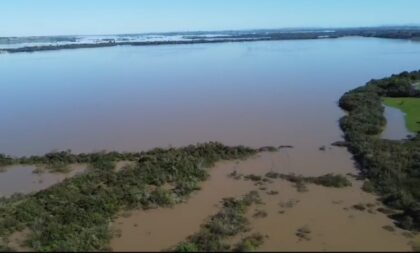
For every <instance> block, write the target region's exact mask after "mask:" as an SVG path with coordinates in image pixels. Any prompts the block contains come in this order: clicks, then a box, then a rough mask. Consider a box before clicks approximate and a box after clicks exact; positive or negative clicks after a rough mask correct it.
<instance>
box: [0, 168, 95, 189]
mask: <svg viewBox="0 0 420 253" xmlns="http://www.w3.org/2000/svg"><path fill="white" fill-rule="evenodd" d="M86 168H87V165H85V164H72V165H70V166H69V172H68V173H51V172H47V171H43V172H40V173H36V172H34V171H35V170H36V169H37V166H29V165H14V166H8V167H5V168H3V169H4V170H5V171H4V172H2V173H0V197H8V196H10V195H12V194H14V193H23V194H27V193H31V192H36V191H40V190H43V189H46V188H48V187H50V186H52V185H54V184H57V183H59V182H62V181H63V180H64V179H66V178H70V177H73V176H75V175H77V174H79V173H83V171H84V170H86Z"/></svg>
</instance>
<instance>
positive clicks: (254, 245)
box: [233, 233, 265, 252]
mask: <svg viewBox="0 0 420 253" xmlns="http://www.w3.org/2000/svg"><path fill="white" fill-rule="evenodd" d="M264 241H265V238H264V236H263V235H262V234H260V233H254V234H252V235H250V236H247V237H245V238H244V239H242V240H241V241H240V242H239V243H238V244H237V245H236V246H235V248H234V250H233V251H235V252H251V251H256V250H257V249H258V248H259V247H260V246H261V245H263V244H264Z"/></svg>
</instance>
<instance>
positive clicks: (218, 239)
mask: <svg viewBox="0 0 420 253" xmlns="http://www.w3.org/2000/svg"><path fill="white" fill-rule="evenodd" d="M258 203H261V199H260V196H259V194H258V192H257V191H251V192H250V193H248V194H247V195H245V196H244V197H243V198H242V199H239V200H237V199H234V198H226V199H224V200H223V201H222V208H221V210H220V211H219V212H218V213H217V214H215V215H214V216H212V217H210V218H209V220H208V221H207V222H206V223H205V224H203V225H202V226H201V229H200V231H199V232H197V233H196V234H194V235H192V236H190V237H189V238H187V239H186V240H185V241H184V242H181V243H179V244H178V245H177V246H176V247H175V248H174V249H173V251H176V252H222V251H238V252H246V251H253V250H256V249H257V247H259V246H260V245H261V244H262V243H263V242H264V237H263V236H262V235H260V234H253V235H251V236H248V237H246V238H244V239H243V240H242V241H241V242H239V243H238V244H237V245H235V246H233V247H232V246H231V245H230V244H229V243H228V239H230V238H232V237H234V236H237V235H239V234H241V233H245V232H248V231H249V230H250V227H249V221H248V219H247V218H246V212H247V210H248V208H249V207H250V206H251V205H253V204H258Z"/></svg>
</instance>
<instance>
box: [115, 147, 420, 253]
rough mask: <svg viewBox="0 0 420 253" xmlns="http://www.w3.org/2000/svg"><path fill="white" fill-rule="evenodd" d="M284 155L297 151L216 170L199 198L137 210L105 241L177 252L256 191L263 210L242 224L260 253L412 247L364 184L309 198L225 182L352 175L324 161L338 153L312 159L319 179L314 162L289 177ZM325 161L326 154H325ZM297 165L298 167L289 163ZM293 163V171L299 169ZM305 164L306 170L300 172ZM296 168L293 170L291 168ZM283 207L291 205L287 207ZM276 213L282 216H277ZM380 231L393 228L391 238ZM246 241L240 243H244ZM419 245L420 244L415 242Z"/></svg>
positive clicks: (345, 166) (348, 168) (317, 190)
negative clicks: (229, 205)
mask: <svg viewBox="0 0 420 253" xmlns="http://www.w3.org/2000/svg"><path fill="white" fill-rule="evenodd" d="M285 153H287V154H288V155H290V156H291V157H293V156H294V155H297V154H299V153H300V151H297V150H288V151H280V152H276V153H261V154H259V155H257V156H255V157H254V158H251V159H248V160H245V161H229V162H220V163H218V164H217V165H216V167H215V168H213V169H211V177H210V179H209V180H208V181H206V182H204V183H203V184H202V188H201V190H200V191H198V192H196V193H195V194H193V195H192V197H191V198H190V199H189V200H188V201H187V202H186V203H182V204H179V205H176V206H175V207H173V208H159V209H153V210H146V211H143V210H138V211H132V212H130V215H129V216H127V215H122V216H120V217H119V218H118V219H117V220H116V221H115V222H114V223H113V228H114V229H116V230H117V231H118V232H119V233H120V235H121V236H120V237H115V238H114V239H113V240H112V241H111V247H112V248H113V250H115V251H136V250H145V251H161V250H165V249H168V248H171V247H173V246H175V245H176V244H177V243H179V242H181V241H183V240H185V239H186V238H187V237H188V236H189V235H191V234H193V233H195V232H198V231H199V229H200V225H201V224H203V223H204V222H205V220H206V218H208V217H209V216H211V215H213V214H215V213H216V212H217V211H218V209H219V207H218V204H219V203H220V200H222V199H223V198H225V197H240V196H242V195H245V194H246V193H248V192H249V191H251V190H258V191H259V192H260V195H261V196H262V200H263V202H264V203H265V204H264V205H261V206H258V207H254V208H251V210H250V211H249V213H248V219H249V220H250V221H251V229H252V230H251V232H249V233H254V232H259V233H261V234H263V235H268V236H269V238H268V239H267V240H266V241H265V243H264V244H263V246H262V247H261V248H259V250H264V251H323V250H327V251H335V250H340V251H363V250H367V251H408V250H410V249H411V246H410V243H411V241H412V240H416V238H411V239H410V238H407V237H405V236H403V234H402V233H403V231H402V230H400V229H398V228H396V227H395V226H394V225H393V224H392V221H391V220H390V219H388V218H387V217H386V216H385V215H384V214H382V213H380V212H377V211H376V209H377V208H379V207H381V204H380V203H379V202H378V201H377V200H376V197H375V196H374V195H372V194H368V193H365V192H363V191H362V190H361V185H362V182H360V181H355V180H354V179H352V178H351V177H349V179H351V181H352V183H353V186H352V187H348V188H342V189H334V188H325V187H323V186H315V185H308V192H304V193H299V192H297V190H296V189H295V188H294V187H293V186H292V185H291V184H290V183H289V182H286V181H283V180H273V182H272V183H266V184H265V185H264V187H266V189H263V190H261V189H259V186H256V185H254V183H253V182H252V181H244V180H235V179H233V178H230V177H228V174H229V173H231V172H233V171H237V172H238V173H240V174H244V175H247V174H255V175H264V174H265V173H267V172H269V171H275V172H279V173H290V172H291V171H294V172H295V173H297V174H301V175H314V176H315V175H322V174H324V173H342V174H344V175H345V174H347V173H356V170H355V169H354V167H353V164H352V162H351V160H350V159H349V157H347V158H346V159H342V161H343V162H342V163H341V166H340V167H335V165H336V164H333V163H330V164H329V166H327V165H328V161H331V159H329V158H327V157H325V155H326V154H328V155H331V156H335V155H338V156H339V157H340V158H345V157H346V154H345V153H346V152H345V150H344V149H341V148H336V147H334V148H332V149H327V150H326V151H317V153H319V157H317V158H318V159H321V160H324V162H325V164H324V165H325V167H324V168H325V169H324V170H323V171H319V172H318V173H317V172H315V171H314V170H315V169H317V168H319V167H318V166H319V165H320V164H311V162H313V161H315V160H312V159H308V160H306V162H302V160H304V159H301V160H300V161H299V162H300V164H299V165H306V166H302V167H300V169H299V170H294V169H292V168H293V167H294V164H293V163H294V162H292V164H290V163H289V164H288V163H287V162H286V161H284V160H283V158H284V156H285V155H286V154H285ZM325 153H326V154H325ZM293 161H296V162H298V160H293ZM299 162H298V163H299ZM305 163H306V164H305ZM295 165H297V164H295ZM272 190H274V191H278V192H279V194H278V195H269V194H267V192H269V191H272ZM288 203H292V204H291V205H288ZM356 204H364V205H366V204H372V205H374V207H372V208H371V212H369V211H368V210H366V211H358V210H355V209H353V208H352V206H353V205H356ZM256 209H258V210H264V211H265V212H267V214H268V216H267V217H266V218H254V217H253V214H254V213H255V211H256ZM280 212H281V213H280ZM383 226H392V227H393V228H394V229H395V231H393V232H390V231H387V230H385V229H384V228H383ZM301 227H308V228H309V229H310V230H311V235H310V237H311V238H310V240H309V241H305V240H304V241H300V240H299V238H298V237H297V236H296V235H295V233H296V231H297V230H298V229H299V228H301ZM242 236H245V235H242ZM417 239H418V238H417Z"/></svg>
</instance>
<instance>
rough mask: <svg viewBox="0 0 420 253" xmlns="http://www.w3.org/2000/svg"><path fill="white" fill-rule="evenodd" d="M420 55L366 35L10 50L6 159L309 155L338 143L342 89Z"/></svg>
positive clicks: (0, 93) (2, 86)
mask: <svg viewBox="0 0 420 253" xmlns="http://www.w3.org/2000/svg"><path fill="white" fill-rule="evenodd" d="M419 56H420V43H416V42H412V41H403V40H385V39H373V38H370V39H369V38H358V37H355V38H342V39H325V40H301V41H271V42H246V43H221V44H211V45H207V44H203V45H198V44H197V45H166V46H150V47H130V46H125V47H115V48H96V49H80V50H63V51H51V52H36V53H22V54H3V55H1V56H0V69H1V81H0V115H1V117H2V124H0V153H6V154H9V155H18V156H19V155H33V154H44V153H46V152H50V151H52V150H56V149H58V150H66V149H72V150H73V151H74V152H91V151H99V150H103V149H106V150H119V151H137V150H140V149H142V150H144V149H150V148H154V147H157V146H159V147H167V146H169V145H173V146H182V145H188V144H192V143H197V142H205V141H210V140H211V141H221V142H223V143H225V144H228V145H236V144H243V145H249V146H264V145H280V144H290V145H294V146H305V147H308V148H310V149H313V148H317V147H318V146H320V145H327V144H329V143H330V142H333V141H337V140H339V139H340V136H341V134H342V133H341V132H340V129H339V128H338V127H337V120H338V119H339V118H340V117H341V116H342V115H343V112H342V111H341V110H340V109H339V108H338V107H337V106H336V102H337V100H338V99H339V98H340V96H341V95H342V94H343V93H344V92H346V91H347V90H349V89H352V88H355V87H357V86H360V85H363V84H364V83H365V82H366V81H369V80H370V79H371V78H381V77H384V76H388V75H390V74H392V73H397V72H400V71H403V70H407V71H410V70H415V69H417V68H419V63H420V57H419Z"/></svg>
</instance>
